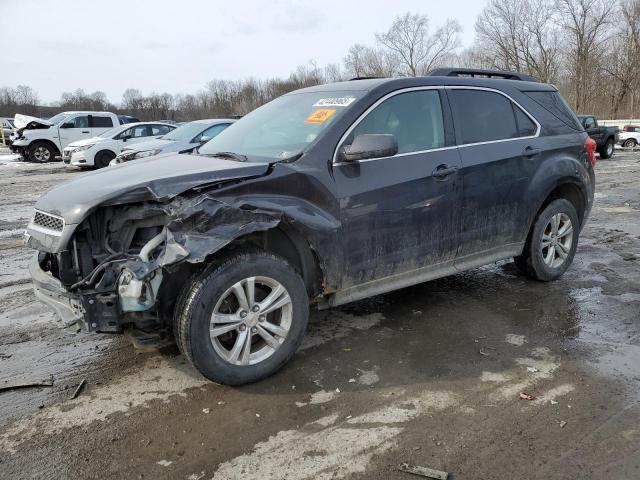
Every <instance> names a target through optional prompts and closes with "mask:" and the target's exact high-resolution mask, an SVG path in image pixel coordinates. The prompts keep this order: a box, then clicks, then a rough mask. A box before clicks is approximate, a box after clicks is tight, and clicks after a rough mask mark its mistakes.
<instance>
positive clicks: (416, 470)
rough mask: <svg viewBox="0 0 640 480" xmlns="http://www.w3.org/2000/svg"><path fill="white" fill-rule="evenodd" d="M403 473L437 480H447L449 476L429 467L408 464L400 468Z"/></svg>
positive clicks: (401, 465)
mask: <svg viewBox="0 0 640 480" xmlns="http://www.w3.org/2000/svg"><path fill="white" fill-rule="evenodd" d="M398 470H400V471H401V472H406V473H412V474H413V475H419V476H421V477H426V478H435V479H437V480H447V478H449V474H448V473H447V472H443V471H440V470H434V469H432V468H428V467H421V466H419V465H409V464H408V463H402V464H400V466H399V467H398Z"/></svg>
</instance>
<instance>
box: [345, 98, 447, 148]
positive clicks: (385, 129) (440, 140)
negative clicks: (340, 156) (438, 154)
mask: <svg viewBox="0 0 640 480" xmlns="http://www.w3.org/2000/svg"><path fill="white" fill-rule="evenodd" d="M363 134H392V135H393V136H394V137H395V139H396V142H398V153H411V152H421V151H424V150H433V149H435V148H442V147H444V146H445V137H444V121H443V117H442V105H441V103H440V94H439V93H438V90H417V91H413V92H405V93H399V94H397V95H394V96H393V97H390V98H388V99H387V100H385V101H384V102H382V103H381V104H380V105H378V106H377V107H375V108H374V109H373V110H372V111H371V112H369V114H367V116H366V117H364V118H363V119H362V121H361V122H360V123H359V124H358V125H357V126H356V127H355V128H354V129H353V130H352V132H351V134H350V135H349V137H348V138H347V140H346V142H345V145H348V144H351V142H353V139H354V138H355V137H357V136H358V135H363Z"/></svg>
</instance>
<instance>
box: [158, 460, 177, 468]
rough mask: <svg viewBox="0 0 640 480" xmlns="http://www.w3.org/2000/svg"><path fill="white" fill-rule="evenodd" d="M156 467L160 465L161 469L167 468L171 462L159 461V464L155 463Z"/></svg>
mask: <svg viewBox="0 0 640 480" xmlns="http://www.w3.org/2000/svg"><path fill="white" fill-rule="evenodd" d="M156 463H157V464H158V465H161V466H163V467H168V466H169V465H171V464H172V463H173V462H171V461H169V460H160V461H159V462H156Z"/></svg>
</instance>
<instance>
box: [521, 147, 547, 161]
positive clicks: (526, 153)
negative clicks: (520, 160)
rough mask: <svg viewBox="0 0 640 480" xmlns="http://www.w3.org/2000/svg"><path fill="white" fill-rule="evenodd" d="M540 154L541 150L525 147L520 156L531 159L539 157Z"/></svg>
mask: <svg viewBox="0 0 640 480" xmlns="http://www.w3.org/2000/svg"><path fill="white" fill-rule="evenodd" d="M541 153H542V149H541V148H533V147H527V148H525V149H524V150H523V151H522V156H523V157H527V158H531V157H535V156H536V155H540V154H541Z"/></svg>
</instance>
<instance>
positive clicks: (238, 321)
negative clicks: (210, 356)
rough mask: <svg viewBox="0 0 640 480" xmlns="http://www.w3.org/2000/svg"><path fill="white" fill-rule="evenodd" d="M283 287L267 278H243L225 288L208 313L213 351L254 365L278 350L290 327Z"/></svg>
mask: <svg viewBox="0 0 640 480" xmlns="http://www.w3.org/2000/svg"><path fill="white" fill-rule="evenodd" d="M292 316H293V304H292V301H291V296H290V295H289V292H287V289H286V288H284V286H282V285H281V284H280V283H279V282H278V281H276V280H274V279H272V278H269V277H249V278H245V279H243V280H241V281H239V282H237V283H236V284H234V285H232V286H231V287H230V288H228V289H227V290H226V291H225V292H224V293H223V294H222V296H221V298H220V299H219V300H218V302H217V303H216V306H215V308H214V309H213V313H212V314H211V321H210V330H209V337H210V339H211V343H212V345H213V348H214V349H215V351H216V352H217V353H218V355H220V356H221V357H222V358H223V359H224V360H226V361H227V362H229V363H231V364H233V365H255V364H257V363H260V362H262V361H264V360H266V359H267V358H269V357H270V356H271V355H273V354H274V353H275V352H276V350H278V349H279V348H280V347H281V345H282V343H283V342H284V341H285V339H286V337H287V334H288V333H289V330H290V328H291V322H292Z"/></svg>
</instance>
